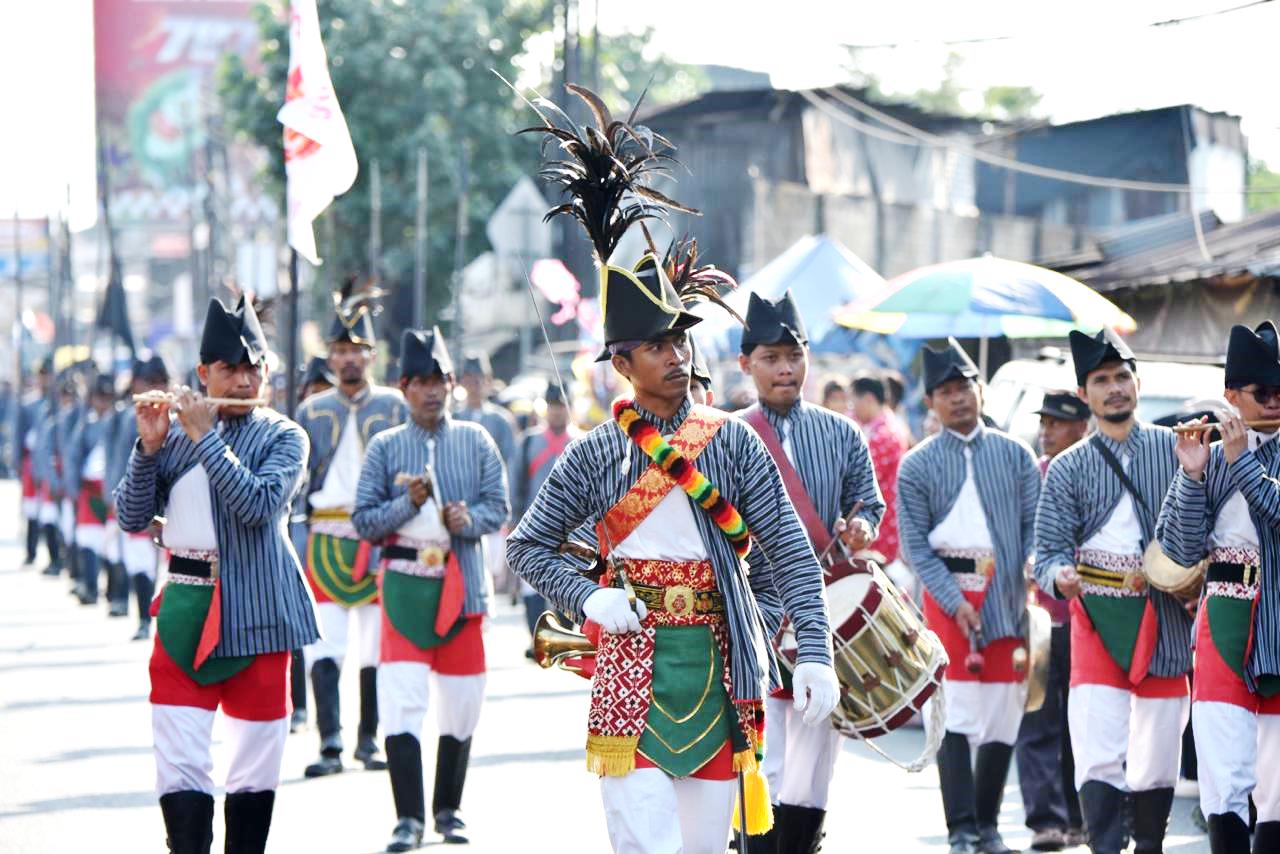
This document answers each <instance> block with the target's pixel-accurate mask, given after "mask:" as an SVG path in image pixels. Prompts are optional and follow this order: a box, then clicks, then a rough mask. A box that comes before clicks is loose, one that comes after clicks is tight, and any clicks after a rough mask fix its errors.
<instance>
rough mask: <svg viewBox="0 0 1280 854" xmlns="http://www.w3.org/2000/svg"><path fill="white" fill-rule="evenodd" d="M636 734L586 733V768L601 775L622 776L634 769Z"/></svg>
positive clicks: (637, 741)
mask: <svg viewBox="0 0 1280 854" xmlns="http://www.w3.org/2000/svg"><path fill="white" fill-rule="evenodd" d="M639 745H640V736H638V735H588V736H587V770H588V771H590V772H591V773H592V774H598V775H600V776H601V777H624V776H626V775H627V774H630V773H631V772H632V771H634V770H636V748H637V747H638V746H639Z"/></svg>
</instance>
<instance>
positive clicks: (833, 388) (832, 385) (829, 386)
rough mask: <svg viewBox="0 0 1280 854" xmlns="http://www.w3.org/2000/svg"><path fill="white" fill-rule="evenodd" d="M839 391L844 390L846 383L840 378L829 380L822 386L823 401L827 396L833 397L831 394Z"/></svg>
mask: <svg viewBox="0 0 1280 854" xmlns="http://www.w3.org/2000/svg"><path fill="white" fill-rule="evenodd" d="M837 391H844V384H843V383H841V382H840V381H839V380H827V382H826V384H825V385H824V386H823V387H822V399H823V401H826V399H827V398H829V397H831V395H832V394H833V393H834V392H837Z"/></svg>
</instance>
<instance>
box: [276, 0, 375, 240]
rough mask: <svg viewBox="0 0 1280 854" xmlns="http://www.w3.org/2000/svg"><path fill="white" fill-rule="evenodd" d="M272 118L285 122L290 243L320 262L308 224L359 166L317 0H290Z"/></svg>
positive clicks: (344, 188)
mask: <svg viewBox="0 0 1280 854" xmlns="http://www.w3.org/2000/svg"><path fill="white" fill-rule="evenodd" d="M276 119H277V120H278V121H279V122H280V124H282V125H284V167H285V173H286V175H287V176H288V189H287V190H286V192H285V197H286V200H287V203H288V208H289V211H288V234H289V245H290V246H292V247H293V248H294V249H296V250H297V252H298V254H299V255H301V256H302V257H303V258H306V259H307V260H308V261H310V262H311V263H312V264H319V263H320V258H319V257H318V256H317V254H316V238H315V234H314V232H313V231H312V229H311V224H312V223H313V222H315V219H316V217H318V216H320V214H321V213H323V212H324V209H325V208H327V207H329V203H330V202H332V201H333V200H334V198H335V197H337V196H340V195H342V194H343V193H345V192H346V191H347V190H349V189H351V185H352V184H354V183H355V180H356V173H357V171H358V170H359V167H358V165H357V163H356V150H355V146H353V145H352V144H351V133H350V132H349V131H348V130H347V120H346V119H345V118H343V117H342V108H341V107H339V106H338V96H337V95H336V94H334V91H333V82H332V81H331V80H330V79H329V61H328V59H327V58H326V57H325V53H324V42H323V41H321V40H320V15H319V13H318V12H317V11H316V0H292V2H290V3H289V77H288V81H287V83H286V84H285V96H284V106H283V107H281V108H280V112H279V113H277V114H276Z"/></svg>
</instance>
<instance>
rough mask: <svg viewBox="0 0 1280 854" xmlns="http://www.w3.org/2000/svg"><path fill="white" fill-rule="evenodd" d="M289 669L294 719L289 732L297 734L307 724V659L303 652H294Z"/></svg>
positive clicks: (290, 723) (297, 650) (298, 650)
mask: <svg viewBox="0 0 1280 854" xmlns="http://www.w3.org/2000/svg"><path fill="white" fill-rule="evenodd" d="M289 668H290V669H289V695H290V699H291V700H292V701H293V717H292V718H290V719H289V732H296V731H297V730H298V728H299V727H302V726H304V725H305V724H306V722H307V659H306V657H305V656H304V655H303V654H302V650H300V649H295V650H294V651H293V657H292V660H291V661H290V662H289Z"/></svg>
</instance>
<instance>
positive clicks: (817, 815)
mask: <svg viewBox="0 0 1280 854" xmlns="http://www.w3.org/2000/svg"><path fill="white" fill-rule="evenodd" d="M773 816H774V821H775V822H776V823H777V828H776V829H777V846H778V847H777V849H776V850H777V852H778V854H783V852H786V854H816V852H818V851H819V850H820V849H821V847H822V837H823V836H824V835H825V834H824V833H823V832H822V825H823V823H824V822H825V821H826V818H827V811H826V810H824V809H818V808H817V807H798V806H795V805H794V804H778V805H777V806H776V807H774V810H773ZM747 844H748V846H750V852H751V854H755V847H754V846H751V842H750V839H748V843H747Z"/></svg>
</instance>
